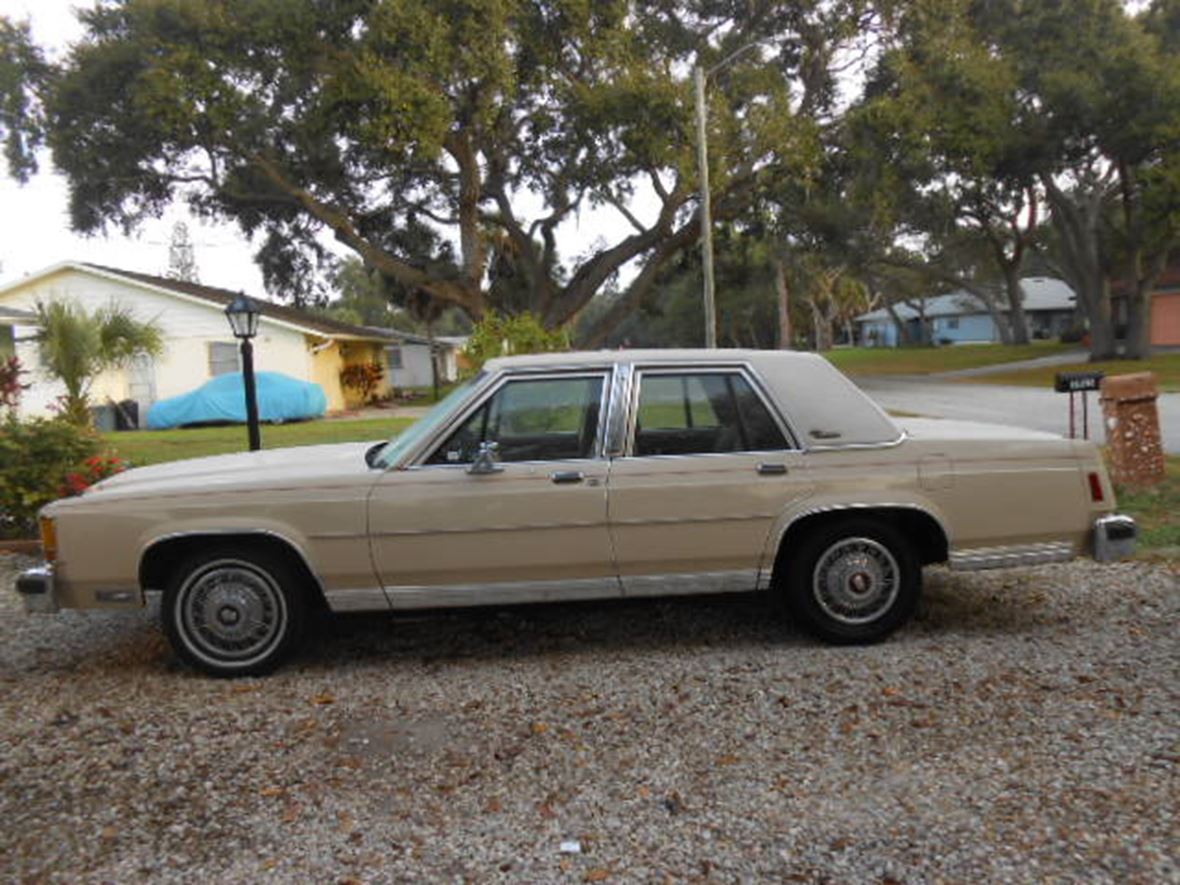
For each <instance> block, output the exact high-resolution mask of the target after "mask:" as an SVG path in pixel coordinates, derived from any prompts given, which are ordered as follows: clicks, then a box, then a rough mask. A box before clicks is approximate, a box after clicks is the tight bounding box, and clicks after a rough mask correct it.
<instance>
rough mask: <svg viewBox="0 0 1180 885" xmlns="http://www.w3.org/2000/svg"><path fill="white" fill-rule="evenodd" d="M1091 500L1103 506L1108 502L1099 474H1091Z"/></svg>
mask: <svg viewBox="0 0 1180 885" xmlns="http://www.w3.org/2000/svg"><path fill="white" fill-rule="evenodd" d="M1090 500H1091V501H1093V502H1095V503H1096V504H1101V503H1102V502H1103V501H1105V500H1106V497H1105V496H1104V495H1103V494H1102V477H1100V476H1099V475H1098V474H1097V473H1091V474H1090Z"/></svg>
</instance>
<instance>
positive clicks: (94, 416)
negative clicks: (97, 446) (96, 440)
mask: <svg viewBox="0 0 1180 885" xmlns="http://www.w3.org/2000/svg"><path fill="white" fill-rule="evenodd" d="M90 417H91V420H93V422H94V429H95V430H97V431H99V432H100V433H110V432H111V431H112V430H114V429H115V407H114V406H92V407H91V408H90Z"/></svg>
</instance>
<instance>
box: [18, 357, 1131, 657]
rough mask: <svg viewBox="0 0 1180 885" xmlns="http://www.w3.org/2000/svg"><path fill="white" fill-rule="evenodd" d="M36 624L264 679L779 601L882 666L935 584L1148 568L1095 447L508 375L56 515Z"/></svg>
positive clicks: (594, 366) (808, 368) (796, 389)
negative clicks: (347, 437) (529, 631)
mask: <svg viewBox="0 0 1180 885" xmlns="http://www.w3.org/2000/svg"><path fill="white" fill-rule="evenodd" d="M41 529H42V542H43V547H44V552H45V558H46V563H45V565H43V566H41V567H39V568H36V569H32V570H30V571H28V572H25V573H24V574H23V575H21V576H20V578H19V579H18V582H17V590H18V592H19V593H20V594H21V595H22V597H23V599H24V603H25V607H26V609H28V610H29V611H35V612H55V611H57V610H59V608H76V609H119V608H127V607H136V606H143V605H144V604H145V600H146V598H147V594H148V593H149V592H151V591H162V594H163V595H162V599H161V603H160V605H161V618H162V621H163V626H164V629H165V631H166V633H167V635H168V638H169V640H170V641H171V643H172V645H173V646H174V648H175V650H176V652H177V654H178V655H179V656H180V657H181V658H183V659H184V660H186V661H188V662H189V663H190V664H192V665H194V666H196V667H197V668H200V669H202V670H204V671H206V672H208V673H211V674H215V675H223V676H225V675H236V674H247V673H260V672H264V671H266V670H268V669H270V668H272V667H274V666H275V665H276V664H277V663H278V662H279V661H281V660H282V659H283V657H284V656H286V655H287V654H288V653H290V652H291V651H292V649H293V648H294V647H296V645H297V644H298V642H299V639H300V636H301V633H302V632H303V628H304V626H305V625H306V623H307V621H308V619H309V618H311V617H315V616H322V614H323V613H324V612H327V611H330V612H356V611H387V610H401V609H418V608H440V607H451V606H473V605H503V604H510V603H526V602H539V601H550V600H586V599H610V598H620V597H633V596H664V595H669V596H671V595H682V594H693V593H728V592H743V591H769V592H770V593H772V594H773V595H774V597H775V598H776V600H777V601H779V602H781V603H782V605H783V607H784V608H785V609H786V611H787V612H788V613H789V615H790V616H792V617H793V619H794V620H795V621H796V622H797V623H798V624H800V625H801V626H802V627H803V628H805V629H806V630H808V631H809V632H810V633H812V634H814V635H815V636H817V637H820V638H822V639H824V640H828V641H833V642H839V643H849V642H869V641H874V640H879V639H881V638H883V637H885V636H886V635H888V634H889V633H890V632H891V631H893V630H895V629H896V628H897V627H898V626H900V625H901V624H903V623H905V622H906V620H907V619H908V618H909V617H910V616H911V614H912V613H913V611H914V608H915V605H916V604H917V601H918V595H919V591H920V587H921V579H922V567H923V566H925V565H929V564H933V563H948V564H949V565H950V567H951V568H953V569H982V568H993V567H1003V566H1013V565H1025V564H1035V563H1044V562H1053V561H1058V560H1065V559H1069V558H1071V557H1074V556H1078V555H1092V556H1094V557H1095V558H1096V559H1099V560H1108V559H1113V558H1115V557H1118V556H1122V555H1125V554H1127V553H1129V552H1131V551H1132V549H1133V548H1134V545H1135V538H1136V527H1135V523H1134V522H1133V521H1132V520H1131V519H1129V518H1128V517H1125V516H1120V515H1117V514H1115V513H1114V492H1113V490H1112V488H1111V484H1110V480H1109V478H1108V476H1107V473H1106V470H1105V468H1104V466H1103V463H1102V461H1101V459H1100V457H1099V453H1098V451H1097V449H1096V448H1095V447H1094V445H1093V444H1091V443H1089V442H1083V441H1080V440H1067V439H1062V438H1060V437H1056V436H1053V435H1050V434H1046V433H1038V432H1033V431H1028V430H1020V429H1015V428H1008V427H999V426H992V425H983V424H968V423H961V422H952V421H941V420H928V419H918V418H905V419H902V420H901V421H900V424H899V422H897V421H895V420H893V419H892V418H890V417H889V416H888V415H886V414H885V413H884V412H882V411H881V409H879V408H878V407H877V406H876V405H875V404H874V403H873V402H872V401H871V400H870V399H868V398H867V397H866V396H865V395H864V394H862V393H861V392H860V391H859V390H858V389H857V388H856V386H854V385H853V384H852V383H851V382H850V381H849V380H848V379H846V378H845V377H844V376H843V375H842V374H840V373H839V372H838V371H837V370H836V369H835V368H833V367H832V366H831V364H829V363H828V362H827V361H826V360H824V359H822V358H821V357H818V356H814V355H810V354H802V353H790V352H776V351H740V350H714V351H695V350H667V351H618V352H598V353H562V354H547V355H537V356H522V357H508V358H503V359H498V360H493V361H491V362H489V363H488V364H487V365H486V366H485V368H484V369H483V370H482V371H481V372H480V373H479V374H478V376H477V377H475V378H473V379H472V380H470V381H469V382H467V383H466V384H464V385H463V386H461V387H460V388H458V389H456V390H455V391H454V392H453V393H452V394H451V395H450V396H448V397H447V398H446V399H445V400H443V401H442V402H441V403H439V404H438V405H437V406H436V407H435V408H434V409H433V410H432V411H430V412H429V413H428V414H427V415H426V416H425V417H423V418H422V419H421V420H419V421H418V422H417V423H415V424H414V425H413V426H411V427H410V428H409V429H408V430H406V431H405V432H404V433H402V434H401V435H399V436H397V437H395V438H394V439H393V440H391V441H389V442H387V443H378V444H376V445H369V444H342V445H331V446H315V447H307V448H294V449H282V450H274V451H262V452H253V453H246V454H237V455H224V456H218V457H212V458H200V459H196V460H191V461H182V462H177V463H172V464H163V465H158V466H149V467H143V468H139V469H134V470H129V471H127V472H125V473H122V474H120V475H118V476H115V477H112V478H110V479H107V480H105V481H103V482H101V483H99V484H98V485H96V486H94V487H93V488H92V489H90V490H89V491H88V492H87V493H86V494H84V495H82V496H81V497H77V498H69V499H66V500H61V501H57V502H55V503H53V504H51V505H49V506H48V507H46V508H45V509H44V511H43V513H42V515H41Z"/></svg>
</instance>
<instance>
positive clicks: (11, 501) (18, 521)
mask: <svg viewBox="0 0 1180 885" xmlns="http://www.w3.org/2000/svg"><path fill="white" fill-rule="evenodd" d="M100 447H101V441H100V440H99V438H98V436H97V435H96V434H95V433H93V432H92V431H90V430H86V429H82V428H79V427H78V426H77V425H74V424H71V423H69V422H68V421H64V420H62V419H60V418H55V419H53V420H46V419H44V418H34V419H32V420H30V421H18V420H17V419H16V418H15V417H14V416H12V415H9V416H8V417H6V418H4V419H3V420H0V537H4V538H28V537H33V536H34V535H35V534H36V533H37V511H38V510H40V509H41V508H42V507H43V506H45V505H46V504H48V503H49V502H50V501H54V500H56V499H57V498H61V497H65V496H67V495H70V494H79V493H80V492H81V491H82V490H83V489H84V488H85V487H86V485H88V484H89V483H88V482H87V483H85V484H83V483H82V482H80V481H79V479H78V477H88V476H93V475H95V469H96V468H95V467H94V465H89V464H87V459H89V458H93V457H94V456H96V455H97V454H98V451H99V449H100ZM107 469H108V468H107V467H105V466H104V467H103V468H102V471H103V472H105V471H106V470H107Z"/></svg>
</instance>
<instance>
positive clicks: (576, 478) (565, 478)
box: [549, 470, 586, 485]
mask: <svg viewBox="0 0 1180 885" xmlns="http://www.w3.org/2000/svg"><path fill="white" fill-rule="evenodd" d="M585 478H586V475H585V474H584V473H582V471H580V470H558V471H557V472H556V473H551V474H549V479H551V480H552V481H553V482H555V483H557V484H558V485H567V484H569V483H575V482H581V481H582V480H584V479H585Z"/></svg>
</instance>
